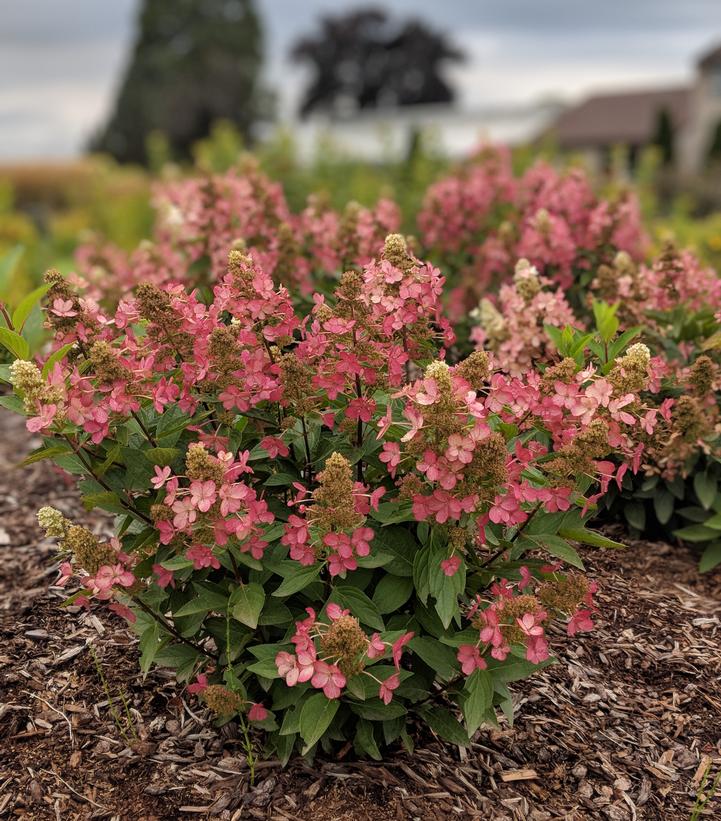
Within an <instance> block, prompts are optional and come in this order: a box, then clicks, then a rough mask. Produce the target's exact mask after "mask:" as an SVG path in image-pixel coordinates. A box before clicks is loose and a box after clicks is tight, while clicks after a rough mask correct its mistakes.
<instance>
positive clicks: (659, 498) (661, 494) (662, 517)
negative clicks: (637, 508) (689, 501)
mask: <svg viewBox="0 0 721 821" xmlns="http://www.w3.org/2000/svg"><path fill="white" fill-rule="evenodd" d="M673 508H674V502H673V495H672V494H671V493H669V492H668V491H667V490H659V491H657V492H656V493H655V494H654V496H653V509H654V512H655V513H656V518H657V519H658V521H659V524H662V525H665V524H668V522H669V521H670V520H671V516H673Z"/></svg>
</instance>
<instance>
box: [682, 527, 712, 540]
mask: <svg viewBox="0 0 721 821" xmlns="http://www.w3.org/2000/svg"><path fill="white" fill-rule="evenodd" d="M673 535H674V536H676V538H678V539H683V541H685V542H708V541H711V539H715V538H717V536H718V530H716V529H715V528H713V527H706V525H689V526H688V527H682V528H681V529H680V530H674V532H673Z"/></svg>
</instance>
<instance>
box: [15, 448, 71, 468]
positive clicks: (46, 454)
mask: <svg viewBox="0 0 721 821" xmlns="http://www.w3.org/2000/svg"><path fill="white" fill-rule="evenodd" d="M66 453H72V451H71V450H68V448H67V447H63V446H62V445H53V446H51V447H47V448H40V449H39V450H36V451H33V452H32V453H31V454H30V455H29V456H26V457H25V458H24V459H23V460H22V462H18V465H19V466H20V467H27V466H28V465H34V464H35V462H41V461H42V460H43V459H54V458H55V457H56V456H62V455H64V454H66Z"/></svg>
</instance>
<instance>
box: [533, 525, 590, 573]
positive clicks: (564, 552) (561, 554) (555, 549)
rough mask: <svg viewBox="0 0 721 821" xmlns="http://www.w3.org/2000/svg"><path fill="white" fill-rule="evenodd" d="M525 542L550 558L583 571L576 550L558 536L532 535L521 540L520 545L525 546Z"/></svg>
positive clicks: (581, 562)
mask: <svg viewBox="0 0 721 821" xmlns="http://www.w3.org/2000/svg"><path fill="white" fill-rule="evenodd" d="M527 542H531V543H532V544H533V545H534V546H535V547H540V548H541V549H542V550H545V551H546V552H547V553H550V554H551V556H554V557H555V558H557V559H561V560H562V561H564V562H566V563H567V564H570V565H572V566H573V567H578V568H580V569H581V570H583V569H584V568H583V561H582V560H581V557H580V556H579V555H578V552H577V551H576V549H575V548H574V547H571V545H570V544H569V543H568V542H567V541H566V540H565V539H562V538H561V537H560V536H556V535H553V534H550V533H549V534H548V535H542V534H541V535H538V536H535V535H533V536H527V537H525V538H523V539H521V545H525V544H526V543H527Z"/></svg>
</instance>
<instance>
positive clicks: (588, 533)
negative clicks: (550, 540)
mask: <svg viewBox="0 0 721 821" xmlns="http://www.w3.org/2000/svg"><path fill="white" fill-rule="evenodd" d="M558 535H559V536H562V537H563V538H564V539H570V540H571V541H572V542H580V543H581V544H589V545H591V546H592V547H605V548H609V549H610V548H613V549H614V550H621V549H623V548H625V547H626V545H625V544H623V543H622V542H614V541H613V539H607V538H606V537H605V536H602V535H601V534H600V533H597V532H596V531H595V530H586V528H585V527H578V528H577V527H562V528H559V530H558Z"/></svg>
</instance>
